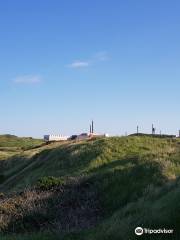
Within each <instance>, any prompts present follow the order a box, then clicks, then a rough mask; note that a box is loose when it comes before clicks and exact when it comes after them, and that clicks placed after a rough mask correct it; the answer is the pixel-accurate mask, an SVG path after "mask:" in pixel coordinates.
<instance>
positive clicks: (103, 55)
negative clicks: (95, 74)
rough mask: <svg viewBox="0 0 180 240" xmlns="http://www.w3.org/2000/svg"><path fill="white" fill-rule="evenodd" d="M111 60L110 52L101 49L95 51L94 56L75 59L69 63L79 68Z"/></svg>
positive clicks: (71, 66) (72, 66)
mask: <svg viewBox="0 0 180 240" xmlns="http://www.w3.org/2000/svg"><path fill="white" fill-rule="evenodd" d="M107 60H109V56H108V52H107V51H101V52H97V53H95V54H94V55H93V56H92V57H90V58H89V59H88V60H86V61H82V60H75V61H73V62H72V63H71V64H69V65H67V66H68V67H70V68H74V69H78V68H87V67H89V66H91V65H94V64H96V63H98V62H102V61H107Z"/></svg>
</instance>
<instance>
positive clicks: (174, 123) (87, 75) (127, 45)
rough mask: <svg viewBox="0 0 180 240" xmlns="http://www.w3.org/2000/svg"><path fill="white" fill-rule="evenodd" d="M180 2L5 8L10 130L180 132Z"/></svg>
mask: <svg viewBox="0 0 180 240" xmlns="http://www.w3.org/2000/svg"><path fill="white" fill-rule="evenodd" d="M179 12H180V2H179V1H176V0H173V1H169V0H168V1H167V0H158V1H157V0H151V1H144V0H138V1H134V0H126V1H125V0H124V1H121V0H111V1H110V0H98V1H97V0H91V1H84V0H77V1H74V0H61V1H59V0H52V1H50V0H44V1H41V0H36V1H35V0H31V1H23V0H21V1H20V0H14V1H11V0H6V1H1V3H0V34H1V35H0V116H1V117H0V133H2V134H3V133H10V134H16V135H19V136H35V137H41V136H42V135H43V134H46V133H62V134H67V135H70V134H73V133H80V132H85V131H88V129H89V122H90V121H91V119H94V122H95V130H96V131H97V132H108V133H110V134H113V135H121V134H124V133H125V132H127V133H131V132H134V131H135V130H136V126H137V125H139V127H140V131H142V132H150V130H151V124H152V123H154V125H155V127H156V128H157V131H158V132H159V131H160V130H161V131H162V133H173V134H176V133H177V132H178V129H180V114H179V111H178V107H179V102H180V94H179V93H180V14H179Z"/></svg>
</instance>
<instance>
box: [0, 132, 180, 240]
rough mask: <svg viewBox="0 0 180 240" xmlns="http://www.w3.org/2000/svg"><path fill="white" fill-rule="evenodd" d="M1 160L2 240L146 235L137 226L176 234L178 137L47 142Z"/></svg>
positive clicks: (80, 239)
mask: <svg viewBox="0 0 180 240" xmlns="http://www.w3.org/2000/svg"><path fill="white" fill-rule="evenodd" d="M3 147H6V146H3ZM7 147H9V146H7ZM13 147H14V146H13ZM9 150H10V149H8V151H9ZM1 162H3V164H2V165H1V166H0V167H2V168H1V169H2V171H1V177H0V181H1V182H0V191H1V192H2V193H1V194H0V216H1V217H0V232H1V234H2V237H1V239H2V240H9V239H17V240H18V239H19V240H22V239H23V240H24V239H25V240H26V239H27V240H30V239H32V240H39V239H42V240H44V239H52V240H53V239H60V240H61V239H62V240H71V239H72V240H74V239H75V240H76V239H77V240H84V239H87V240H92V239H93V240H99V239H103V240H108V239H115V240H116V239H117V240H124V239H128V240H131V239H132V240H134V239H138V238H141V239H152V236H151V235H149V236H148V235H147V234H146V235H145V234H144V235H143V236H141V237H138V238H137V236H136V235H135V234H134V229H135V228H136V227H137V226H141V227H146V228H169V229H174V234H173V236H169V237H172V238H170V239H179V236H180V220H179V212H180V204H179V199H180V190H179V189H180V188H179V187H180V180H179V176H180V141H179V140H178V139H168V138H153V137H150V136H131V137H121V138H119V137H113V138H102V139H96V140H93V141H83V142H68V143H53V144H50V145H47V146H43V145H41V146H39V147H38V148H37V149H34V148H33V149H28V150H23V152H22V151H19V152H15V153H14V155H12V156H11V157H3V159H2V161H0V163H1ZM165 237H167V236H165V235H163V234H162V235H161V234H159V235H158V236H157V235H156V236H155V235H153V239H166V238H165ZM167 239H168V238H167Z"/></svg>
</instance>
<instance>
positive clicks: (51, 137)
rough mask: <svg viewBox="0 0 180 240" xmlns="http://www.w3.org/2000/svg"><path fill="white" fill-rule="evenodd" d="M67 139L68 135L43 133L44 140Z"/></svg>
mask: <svg viewBox="0 0 180 240" xmlns="http://www.w3.org/2000/svg"><path fill="white" fill-rule="evenodd" d="M68 139H69V136H63V135H61V134H59V135H53V134H51V135H44V141H46V142H51V141H66V140H68Z"/></svg>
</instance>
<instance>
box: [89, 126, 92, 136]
mask: <svg viewBox="0 0 180 240" xmlns="http://www.w3.org/2000/svg"><path fill="white" fill-rule="evenodd" d="M89 130H90V134H91V133H92V130H91V124H90V129H89Z"/></svg>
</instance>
